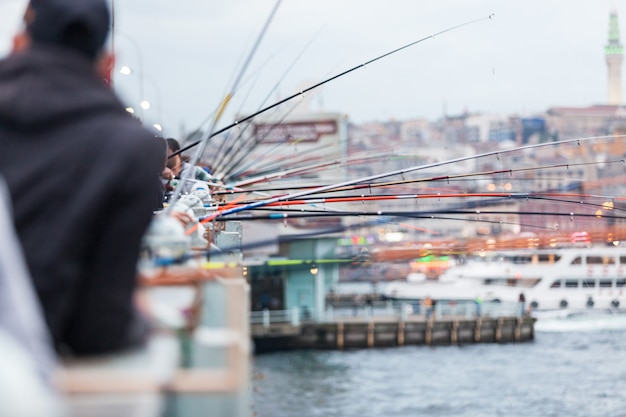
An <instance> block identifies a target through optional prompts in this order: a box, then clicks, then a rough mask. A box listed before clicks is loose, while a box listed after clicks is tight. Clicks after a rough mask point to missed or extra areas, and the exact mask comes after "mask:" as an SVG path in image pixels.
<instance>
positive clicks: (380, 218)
mask: <svg viewBox="0 0 626 417" xmlns="http://www.w3.org/2000/svg"><path fill="white" fill-rule="evenodd" d="M430 213H431V214H429V213H424V214H419V215H418V214H415V215H414V216H413V217H416V216H417V218H423V219H425V220H450V221H463V222H468V221H469V222H478V223H487V224H499V225H502V224H505V222H503V221H495V220H488V219H467V218H455V217H450V218H446V217H443V216H440V215H439V214H437V211H433V212H430ZM507 213H508V214H510V212H507ZM355 215H357V214H356V213H355ZM375 216H376V217H377V218H376V219H375V220H373V221H367V222H361V223H356V224H350V225H339V226H335V227H332V228H327V229H323V230H316V231H311V232H307V233H300V234H291V235H286V236H278V237H273V238H270V239H264V240H259V241H256V242H250V243H246V244H242V245H237V246H232V247H223V248H219V249H215V248H210V249H206V250H200V251H195V252H193V253H186V254H183V255H181V256H178V257H167V258H165V257H162V258H158V259H156V260H155V264H156V265H157V266H169V265H173V264H178V263H182V262H185V261H187V260H190V259H202V258H205V257H206V258H207V259H210V258H211V256H212V255H219V254H222V253H229V252H235V251H241V252H243V251H246V250H250V249H256V248H260V247H264V246H270V245H280V244H284V243H288V242H291V241H294V240H299V239H307V238H312V237H317V236H323V235H333V234H337V233H342V232H345V231H348V230H355V229H367V228H372V227H377V226H381V225H384V224H389V223H394V222H395V217H392V216H389V215H382V214H378V213H376V215H375ZM401 217H402V218H406V217H408V216H406V215H405V214H403V215H402V216H401ZM241 219H244V217H242V218H241ZM241 219H238V220H241ZM511 224H513V225H516V226H517V225H521V224H520V223H511ZM523 226H525V227H528V228H534V229H538V230H548V231H556V230H557V229H556V228H551V227H548V226H539V225H533V224H527V225H523Z"/></svg>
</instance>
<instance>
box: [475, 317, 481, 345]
mask: <svg viewBox="0 0 626 417" xmlns="http://www.w3.org/2000/svg"><path fill="white" fill-rule="evenodd" d="M482 331H483V321H482V319H481V318H480V317H476V323H475V324H474V342H475V343H480V339H481V338H480V335H481V333H482Z"/></svg>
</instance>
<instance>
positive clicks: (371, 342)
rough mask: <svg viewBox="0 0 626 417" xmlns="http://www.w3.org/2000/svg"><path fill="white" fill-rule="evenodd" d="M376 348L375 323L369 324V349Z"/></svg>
mask: <svg viewBox="0 0 626 417" xmlns="http://www.w3.org/2000/svg"><path fill="white" fill-rule="evenodd" d="M373 346H374V322H373V321H371V320H370V322H369V323H367V347H373Z"/></svg>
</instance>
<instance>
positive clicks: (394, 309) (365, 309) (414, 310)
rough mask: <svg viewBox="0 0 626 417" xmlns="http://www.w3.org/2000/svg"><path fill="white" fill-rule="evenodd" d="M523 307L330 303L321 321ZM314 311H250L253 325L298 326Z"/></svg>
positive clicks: (514, 311) (511, 312)
mask: <svg viewBox="0 0 626 417" xmlns="http://www.w3.org/2000/svg"><path fill="white" fill-rule="evenodd" d="M521 307H522V306H521V305H520V304H519V303H511V302H483V303H480V304H478V303H474V302H462V303H455V302H445V301H439V302H437V303H436V304H435V306H434V308H431V309H428V308H426V307H424V306H421V305H420V304H419V303H410V302H396V301H375V302H372V303H371V304H363V305H350V304H347V303H346V304H345V305H330V304H328V305H327V306H326V309H325V310H324V312H323V313H322V314H321V315H320V317H322V321H337V320H341V319H346V318H350V317H351V318H363V317H374V316H379V317H382V316H386V317H390V316H391V317H397V319H398V320H408V319H409V318H410V317H423V318H424V319H429V318H434V319H442V318H446V317H452V316H457V317H458V316H461V317H465V318H468V319H469V318H474V317H476V316H485V317H518V316H521V315H522V308H521ZM315 313H316V312H315V311H311V310H309V309H299V308H293V309H290V310H268V309H266V310H262V311H253V312H251V313H250V324H251V325H263V327H269V326H270V325H271V324H273V323H274V324H276V323H283V324H291V325H293V326H298V325H300V323H302V322H306V321H310V320H311V319H312V318H313V317H317V315H316V314H315Z"/></svg>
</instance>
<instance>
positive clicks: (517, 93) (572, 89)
mask: <svg viewBox="0 0 626 417" xmlns="http://www.w3.org/2000/svg"><path fill="white" fill-rule="evenodd" d="M111 1H112V4H113V6H114V11H115V31H114V33H115V36H114V38H113V43H114V48H115V51H116V54H117V66H116V70H119V69H120V68H121V67H122V66H128V67H130V68H131V69H133V71H134V72H132V73H131V74H130V75H122V74H119V72H116V76H115V78H114V88H115V89H116V91H117V92H118V94H119V95H120V97H121V98H122V99H123V100H124V102H125V103H127V104H128V105H129V106H132V107H135V108H138V103H139V102H140V101H141V99H142V98H143V99H145V100H148V101H150V102H151V103H152V106H151V108H150V109H148V110H145V111H144V114H143V117H144V120H145V121H146V122H150V123H153V122H158V123H160V124H161V125H163V127H164V129H165V132H166V135H168V136H177V135H181V134H182V133H183V132H189V131H193V130H195V129H198V128H200V127H206V126H207V125H208V123H207V122H208V121H211V120H213V115H214V114H215V110H216V109H217V107H218V106H219V104H220V103H221V102H222V100H223V98H224V97H225V96H226V94H227V93H233V98H232V100H231V101H230V102H229V104H228V106H227V107H226V110H225V111H224V113H223V115H222V116H221V117H220V118H219V119H217V120H216V122H215V123H216V125H215V126H216V128H218V127H221V126H224V125H227V124H230V123H232V122H233V121H234V120H236V119H238V117H237V115H238V114H249V113H252V112H255V111H257V110H259V109H260V108H263V107H265V106H267V105H269V104H272V103H274V102H276V101H277V100H279V99H282V98H284V97H287V96H290V95H292V94H294V93H297V92H298V91H300V90H302V89H304V88H307V87H310V86H312V85H314V84H316V83H318V82H320V81H323V80H326V79H328V78H330V77H332V76H334V75H337V74H340V73H342V72H343V71H346V70H348V69H351V68H354V67H356V66H358V65H361V64H363V63H365V62H367V61H370V60H372V59H374V58H376V57H378V56H380V55H382V54H385V53H387V52H390V51H392V50H395V49H396V48H399V47H401V46H404V45H406V44H409V43H411V42H414V41H417V40H419V39H423V38H427V39H426V40H424V41H423V42H420V43H418V44H415V45H413V46H411V47H409V48H407V49H404V50H402V51H400V52H397V53H394V54H392V55H390V56H387V57H385V58H382V59H380V60H377V61H376V62H373V63H371V64H369V65H367V66H366V67H364V68H359V69H357V70H355V71H353V72H350V73H349V74H347V75H344V76H342V77H340V78H338V79H335V80H333V81H331V82H329V83H327V84H325V85H324V86H323V87H321V88H319V89H316V90H314V91H312V92H311V93H309V94H308V97H309V100H308V101H307V102H306V103H308V108H309V109H312V110H316V111H328V112H339V113H341V114H344V115H346V116H347V117H348V118H349V120H351V121H353V122H355V123H365V122H375V121H386V120H389V119H395V120H410V119H417V118H425V119H433V120H434V119H437V118H439V117H441V116H442V115H443V114H448V115H455V114H460V113H463V112H465V111H467V112H471V113H496V114H511V113H513V114H518V115H521V116H532V115H534V114H536V113H539V112H543V111H545V110H547V109H548V108H549V107H554V106H588V105H593V104H605V103H606V100H607V68H606V63H605V60H604V46H605V45H606V43H607V40H608V26H609V14H610V11H611V8H612V7H614V8H615V9H616V10H617V12H618V14H619V17H620V19H621V20H620V24H621V27H620V28H621V29H622V33H623V34H625V35H622V37H621V40H622V42H623V43H626V0H621V1H617V0H593V1H590V0H567V1H564V0H523V1H522V0H506V1H503V0H436V1H435V0H422V1H415V0H390V1H380V0H378V1H373V0H310V1H307V0H283V1H282V2H280V4H279V5H278V8H277V9H276V13H275V14H274V16H273V18H272V19H271V21H269V24H268V26H267V31H266V32H265V34H264V36H263V37H262V38H261V37H260V34H261V32H262V28H263V27H264V25H266V23H267V22H268V19H269V17H270V14H271V12H272V10H273V9H274V7H275V6H276V4H277V2H276V0H229V1H217V0H111ZM113 2H114V3H113ZM25 4H26V0H0V56H5V55H7V54H8V53H9V51H10V45H11V37H12V34H13V33H14V32H15V31H16V30H17V29H18V27H19V20H20V18H21V15H22V13H23V10H24V7H25ZM490 15H493V17H492V18H491V19H489V18H488V16H490ZM476 20H478V21H476ZM474 21H475V22H474ZM468 22H474V23H470V24H468V25H465V26H462V27H460V28H456V29H454V30H450V31H447V32H446V33H443V34H440V35H438V36H435V37H434V38H433V37H431V36H432V35H434V34H437V33H439V32H442V31H445V30H447V29H449V28H452V27H455V26H457V25H462V24H465V23H468ZM259 38H260V41H259ZM257 41H259V45H258V48H256V52H255V54H254V55H253V57H252V59H251V60H250V62H249V64H248V65H247V66H245V65H244V63H245V62H247V57H248V56H249V54H250V51H251V50H252V49H253V45H254V44H255V43H256V42H257ZM140 73H141V75H139V74H140ZM238 79H239V80H240V82H238V83H235V81H236V80H238ZM625 81H626V77H625ZM235 84H236V85H235ZM235 87H236V88H235ZM142 91H143V97H140V94H141V92H142ZM624 96H625V97H626V94H625V95H624ZM304 104H305V103H303V105H302V106H303V107H304ZM294 105H295V102H294ZM288 106H289V108H291V103H289V105H288ZM283 107H284V108H285V111H288V108H286V107H285V106H283Z"/></svg>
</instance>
